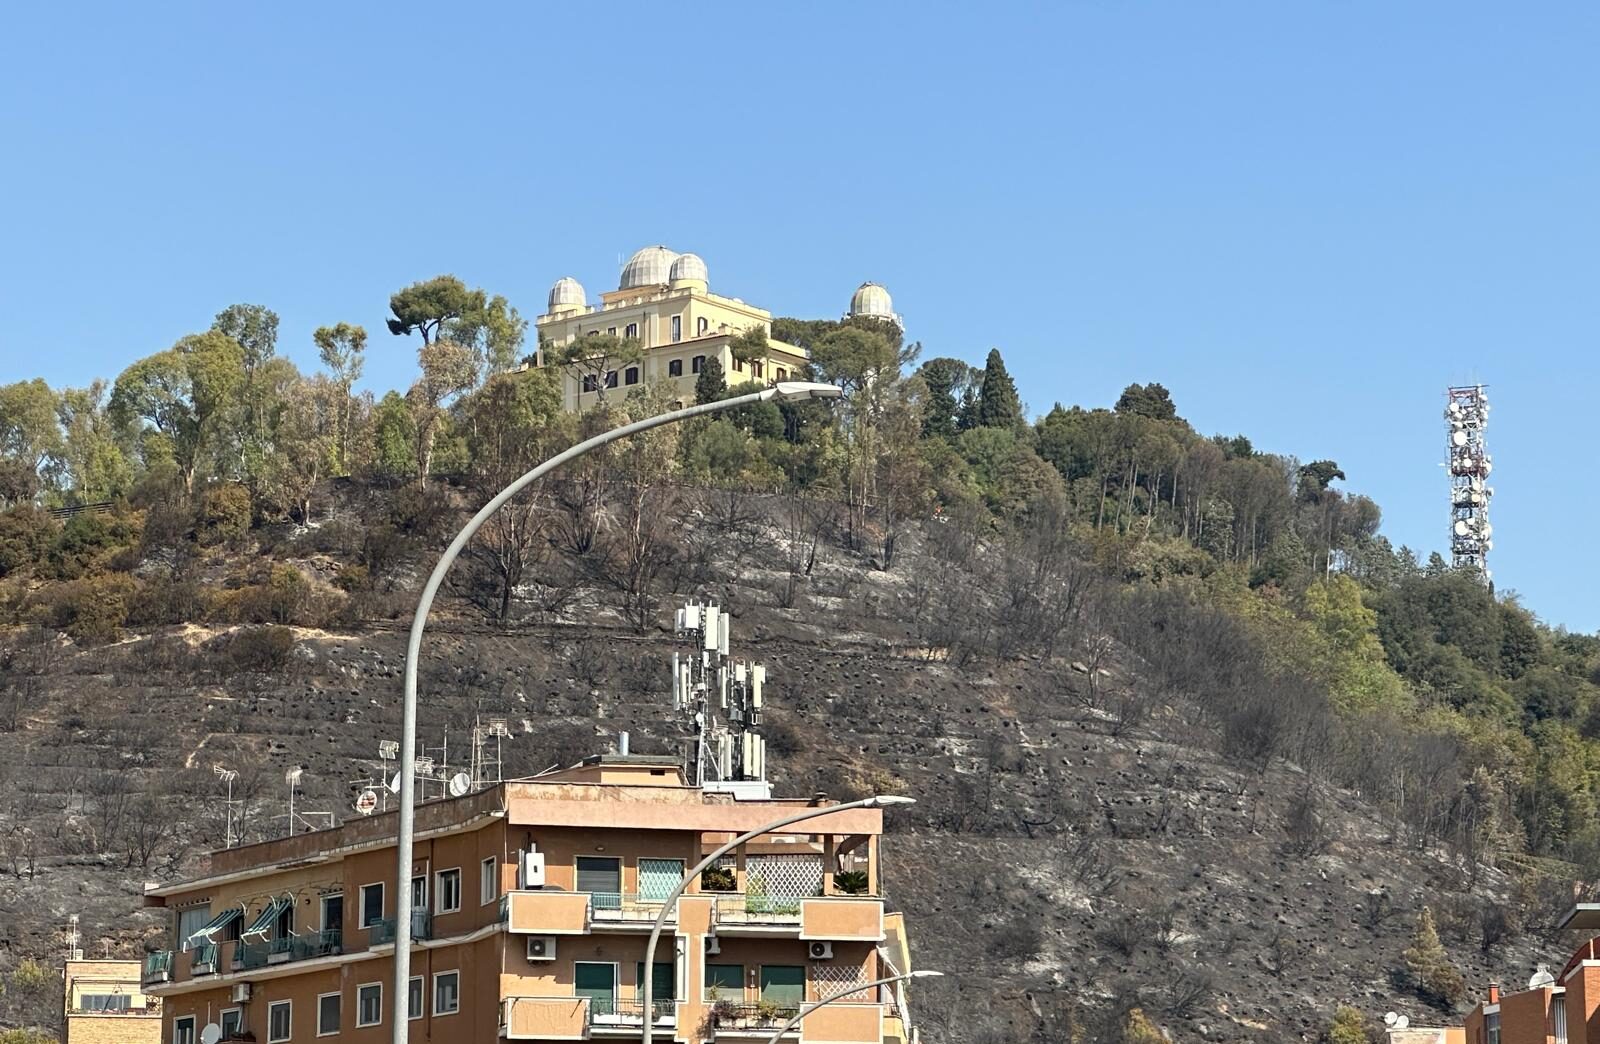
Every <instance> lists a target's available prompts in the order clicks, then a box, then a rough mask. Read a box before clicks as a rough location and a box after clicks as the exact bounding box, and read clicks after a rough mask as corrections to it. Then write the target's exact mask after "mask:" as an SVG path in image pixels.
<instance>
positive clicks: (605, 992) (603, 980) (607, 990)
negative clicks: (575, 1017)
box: [572, 961, 617, 1015]
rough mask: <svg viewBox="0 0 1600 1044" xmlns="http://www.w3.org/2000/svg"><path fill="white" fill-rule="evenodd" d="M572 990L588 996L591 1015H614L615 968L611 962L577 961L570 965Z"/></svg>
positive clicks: (615, 1006)
mask: <svg viewBox="0 0 1600 1044" xmlns="http://www.w3.org/2000/svg"><path fill="white" fill-rule="evenodd" d="M572 982H573V986H574V990H573V992H574V993H576V994H577V995H578V996H579V997H588V998H589V1012H590V1014H593V1015H614V1014H616V1010H617V1003H616V1002H617V969H616V966H615V965H611V964H593V963H589V962H585V961H579V962H577V963H576V964H574V965H573V966H572Z"/></svg>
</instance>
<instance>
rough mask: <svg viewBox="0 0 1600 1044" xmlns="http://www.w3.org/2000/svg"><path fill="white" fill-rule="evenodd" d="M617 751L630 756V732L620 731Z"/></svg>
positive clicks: (624, 755)
mask: <svg viewBox="0 0 1600 1044" xmlns="http://www.w3.org/2000/svg"><path fill="white" fill-rule="evenodd" d="M617 753H618V754H621V755H622V756H623V757H627V756H628V734H627V733H626V732H623V733H618V735H617Z"/></svg>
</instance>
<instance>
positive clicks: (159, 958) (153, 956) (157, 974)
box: [139, 950, 172, 985]
mask: <svg viewBox="0 0 1600 1044" xmlns="http://www.w3.org/2000/svg"><path fill="white" fill-rule="evenodd" d="M171 980H172V951H171V950H157V951H155V952H154V953H147V954H145V957H144V974H143V975H142V976H140V979H139V981H140V983H141V985H148V984H150V983H152V982H170V981H171Z"/></svg>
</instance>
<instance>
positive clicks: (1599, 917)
mask: <svg viewBox="0 0 1600 1044" xmlns="http://www.w3.org/2000/svg"><path fill="white" fill-rule="evenodd" d="M1558 927H1561V928H1571V929H1587V930H1589V931H1591V932H1593V931H1595V930H1597V929H1600V904H1595V903H1580V904H1579V905H1577V906H1575V907H1573V909H1572V910H1571V911H1570V912H1568V914H1567V915H1566V917H1565V918H1563V920H1562V921H1561V923H1560V925H1559V926H1558ZM1465 1029H1466V1044H1600V937H1595V938H1591V939H1590V940H1589V941H1588V942H1586V943H1584V944H1583V945H1582V946H1580V947H1579V948H1578V949H1577V950H1576V951H1574V952H1573V954H1572V956H1571V957H1570V958H1569V959H1568V960H1567V963H1566V965H1565V966H1564V967H1563V968H1562V969H1561V971H1560V973H1559V974H1555V975H1552V974H1551V973H1550V972H1549V971H1548V970H1546V969H1545V967H1544V966H1543V965H1540V967H1539V971H1538V972H1537V973H1536V974H1535V975H1534V976H1533V978H1532V979H1531V980H1529V982H1528V988H1527V989H1525V990H1520V991H1518V992H1515V993H1511V992H1502V991H1501V989H1500V987H1499V986H1498V985H1491V986H1490V987H1489V990H1488V995H1487V997H1486V998H1485V999H1484V1000H1482V1001H1480V1002H1479V1003H1478V1004H1477V1005H1475V1006H1474V1007H1473V1009H1472V1011H1470V1012H1469V1013H1468V1014H1467V1020H1466V1027H1465Z"/></svg>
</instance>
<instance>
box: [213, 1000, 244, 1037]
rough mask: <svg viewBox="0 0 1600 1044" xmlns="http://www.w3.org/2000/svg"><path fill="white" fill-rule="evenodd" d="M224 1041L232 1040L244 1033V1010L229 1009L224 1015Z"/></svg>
mask: <svg viewBox="0 0 1600 1044" xmlns="http://www.w3.org/2000/svg"><path fill="white" fill-rule="evenodd" d="M219 1028H220V1029H221V1030H222V1039H223V1040H231V1039H233V1038H234V1037H237V1036H238V1035H239V1034H241V1033H243V1032H244V1009H243V1008H228V1009H226V1010H225V1011H223V1013H222V1025H221V1027H219Z"/></svg>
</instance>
